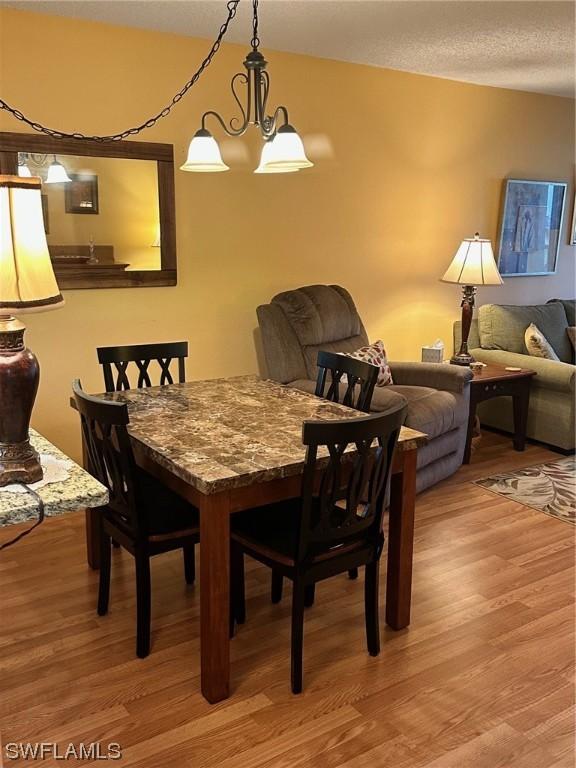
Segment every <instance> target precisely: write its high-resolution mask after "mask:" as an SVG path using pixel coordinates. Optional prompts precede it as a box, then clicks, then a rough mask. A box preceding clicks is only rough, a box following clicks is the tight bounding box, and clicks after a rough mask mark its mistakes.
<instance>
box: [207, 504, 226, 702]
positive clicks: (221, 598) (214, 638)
mask: <svg viewBox="0 0 576 768" xmlns="http://www.w3.org/2000/svg"><path fill="white" fill-rule="evenodd" d="M229 593H230V494H229V493H228V492H224V493H218V494H213V495H210V496H204V497H203V498H202V503H201V505H200V657H201V666H202V694H203V695H204V698H206V699H207V700H208V701H209V702H210V703H211V704H215V703H216V702H217V701H222V699H227V698H228V696H229V695H230V636H229V635H230V616H229V611H230V609H229V604H230V594H229Z"/></svg>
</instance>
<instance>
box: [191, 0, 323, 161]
mask: <svg viewBox="0 0 576 768" xmlns="http://www.w3.org/2000/svg"><path fill="white" fill-rule="evenodd" d="M252 12H253V17H252V31H253V34H252V40H251V42H250V44H251V46H252V50H251V51H250V53H249V54H248V55H247V56H246V58H245V59H244V67H245V69H246V72H238V73H237V74H235V75H234V77H233V78H232V80H231V82H230V88H231V90H232V95H233V96H234V99H235V101H236V103H237V104H238V107H239V109H240V113H241V115H242V117H241V119H240V118H238V117H233V118H232V119H231V120H230V121H229V122H228V123H226V121H225V120H224V119H223V118H222V117H221V116H220V115H219V114H218V112H214V111H213V110H208V111H207V112H204V114H203V115H202V123H201V127H200V129H199V130H198V131H196V133H195V134H194V137H193V138H192V141H191V142H190V147H189V149H188V157H187V159H186V162H185V163H184V165H183V166H181V168H180V170H181V171H195V172H200V173H215V172H218V171H227V170H229V168H228V166H227V165H226V163H224V161H223V160H222V155H221V154H220V148H219V146H218V143H217V142H216V139H215V138H214V137H213V136H212V134H211V133H210V131H208V130H207V129H206V120H207V118H209V117H212V118H214V119H215V120H216V121H217V122H218V123H220V126H221V127H222V129H223V130H224V131H225V133H226V134H227V135H228V136H242V135H243V134H244V133H246V131H247V129H248V128H249V126H251V125H253V126H256V127H257V128H259V129H260V134H261V136H262V138H263V139H264V141H265V144H264V147H263V148H262V155H261V158H260V164H259V165H258V167H257V168H256V170H255V171H254V173H292V172H294V171H299V170H301V169H303V168H310V167H311V166H312V165H313V163H311V162H310V160H308V158H307V157H306V153H305V151H304V145H303V144H302V139H301V138H300V136H298V134H297V133H296V130H295V129H294V127H293V126H292V125H290V122H289V119H288V110H287V109H286V107H284V106H279V107H277V108H276V110H275V111H274V113H273V114H272V115H268V114H267V105H268V93H269V91H270V78H269V76H268V72H266V66H267V62H266V59H265V58H264V56H263V55H262V54H261V53H260V51H259V50H258V48H259V46H260V39H259V37H258V0H252ZM239 86H240V87H241V86H243V87H244V88H245V99H244V103H243V102H242V100H241V98H240V96H239V94H238V91H237V88H238V87H239Z"/></svg>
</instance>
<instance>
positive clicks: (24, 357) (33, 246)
mask: <svg viewBox="0 0 576 768" xmlns="http://www.w3.org/2000/svg"><path fill="white" fill-rule="evenodd" d="M40 190H41V181H40V179H39V178H35V177H32V178H21V177H19V176H2V175H0V486H3V485H8V484H9V483H14V482H20V483H33V482H36V481H37V480H41V479H42V467H41V466H40V458H39V456H38V454H37V452H36V451H35V450H34V448H33V447H32V446H31V445H30V441H29V435H28V429H29V426H30V417H31V415H32V407H33V406H34V400H35V398H36V392H37V390H38V381H39V374H40V368H39V366H38V360H37V359H36V357H35V355H34V354H33V353H32V352H31V351H30V350H29V349H26V348H25V346H24V331H25V326H24V325H23V324H22V323H21V322H20V321H19V320H17V319H16V318H15V317H14V315H15V314H20V313H23V312H40V311H42V310H46V309H56V308H57V307H59V306H61V305H62V304H63V303H64V299H63V298H62V296H61V294H60V289H59V288H58V284H57V282H56V278H55V277H54V272H53V270H52V262H51V261H50V254H49V252H48V244H47V243H46V234H45V232H44V218H43V216H42V198H41V192H40Z"/></svg>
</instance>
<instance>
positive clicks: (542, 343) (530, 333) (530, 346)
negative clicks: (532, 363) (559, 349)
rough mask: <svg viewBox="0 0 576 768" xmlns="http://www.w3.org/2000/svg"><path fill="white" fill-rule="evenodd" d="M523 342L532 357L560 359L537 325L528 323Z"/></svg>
mask: <svg viewBox="0 0 576 768" xmlns="http://www.w3.org/2000/svg"><path fill="white" fill-rule="evenodd" d="M524 343H525V344H526V349H527V350H528V354H529V355H532V357H544V358H545V359H546V360H560V358H559V357H558V355H557V354H556V352H554V350H553V349H552V346H551V344H550V342H549V341H548V339H547V338H546V336H544V334H543V333H542V331H540V329H539V328H538V326H537V325H534V323H530V325H529V326H528V328H526V333H525V335H524Z"/></svg>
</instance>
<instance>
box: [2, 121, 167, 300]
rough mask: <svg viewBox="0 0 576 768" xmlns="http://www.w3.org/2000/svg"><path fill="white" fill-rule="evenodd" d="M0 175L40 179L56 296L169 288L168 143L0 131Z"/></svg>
mask: <svg viewBox="0 0 576 768" xmlns="http://www.w3.org/2000/svg"><path fill="white" fill-rule="evenodd" d="M0 172H1V173H7V174H16V173H18V174H19V175H20V176H39V177H40V178H41V180H42V205H43V211H44V224H45V229H46V239H47V241H48V248H49V250H50V255H51V257H52V261H53V264H54V272H55V274H56V279H57V280H58V283H59V285H60V288H61V289H67V288H122V287H135V288H136V287H144V286H168V285H176V283H177V263H176V221H175V210H174V209H175V204H174V149H173V147H172V145H171V144H156V143H152V142H140V141H114V142H109V141H103V142H100V141H98V142H97V141H93V140H90V139H68V138H60V139H58V138H53V137H50V136H39V135H35V134H25V133H3V132H0Z"/></svg>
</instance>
